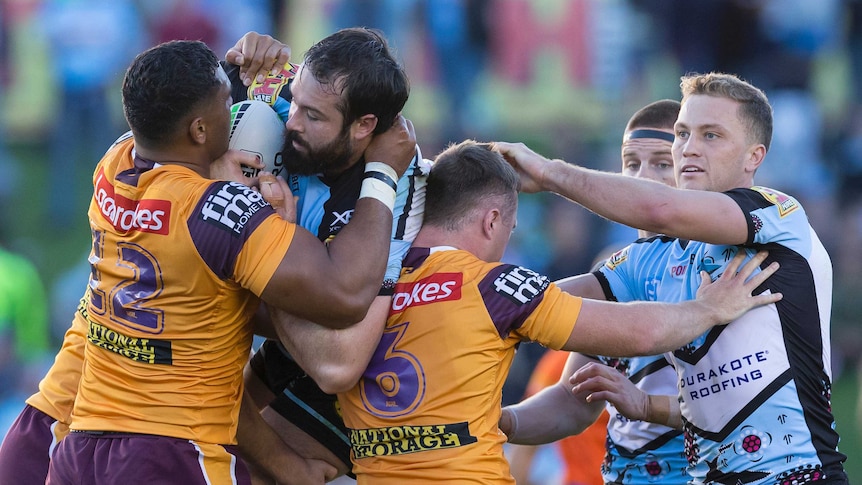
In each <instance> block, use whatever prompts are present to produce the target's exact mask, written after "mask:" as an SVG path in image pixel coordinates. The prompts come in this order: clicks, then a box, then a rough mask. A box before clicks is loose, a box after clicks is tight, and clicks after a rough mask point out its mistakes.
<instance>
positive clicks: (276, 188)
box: [257, 172, 297, 223]
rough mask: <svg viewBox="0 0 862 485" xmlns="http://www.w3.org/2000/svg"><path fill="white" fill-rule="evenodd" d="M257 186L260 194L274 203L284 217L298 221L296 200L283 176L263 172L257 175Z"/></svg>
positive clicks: (277, 210) (274, 206)
mask: <svg viewBox="0 0 862 485" xmlns="http://www.w3.org/2000/svg"><path fill="white" fill-rule="evenodd" d="M257 186H258V190H260V195H262V196H263V198H264V199H266V201H267V202H269V203H270V204H271V205H272V208H273V209H275V211H276V212H278V215H280V216H281V218H282V219H284V220H286V221H288V222H294V223H295V222H296V200H297V197H295V196H294V195H293V194H292V193H291V191H290V187H289V186H288V185H287V182H285V180H284V179H283V178H281V177H276V176H274V175H273V174H271V173H270V172H261V173H260V174H259V175H258V177H257Z"/></svg>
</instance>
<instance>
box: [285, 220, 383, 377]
mask: <svg viewBox="0 0 862 485" xmlns="http://www.w3.org/2000/svg"><path fill="white" fill-rule="evenodd" d="M339 237H341V236H339ZM391 301H392V297H391V296H378V297H377V298H375V299H374V301H373V302H372V303H371V307H370V308H369V309H368V314H367V315H365V318H363V319H362V321H361V322H359V323H357V324H356V325H352V326H350V327H348V328H342V329H332V328H326V327H322V326H320V325H318V324H316V323H313V322H309V321H307V320H302V319H298V318H296V317H294V316H293V315H290V314H288V313H287V312H284V311H281V310H277V309H270V314H271V316H272V319H273V321H274V322H277V324H276V325H275V329H276V332H277V333H278V337H279V340H280V341H281V343H282V344H283V345H284V347H285V348H286V349H287V351H288V352H289V353H290V355H291V357H293V358H294V360H296V362H297V363H298V364H299V366H300V367H302V369H303V370H304V371H305V372H306V373H307V374H308V375H309V376H311V378H312V379H314V382H316V383H317V385H318V386H320V388H321V389H322V390H323V391H324V392H326V393H327V394H336V393H339V392H346V391H348V390H350V389H351V388H352V387H353V386H354V385H356V383H357V382H358V381H359V378H360V377H361V376H362V373H363V372H364V371H365V369H366V367H368V362H370V361H371V356H372V354H373V353H374V350H375V349H376V348H377V344H378V343H379V342H380V336H381V335H382V334H383V329H384V328H385V327H386V318H387V316H388V315H389V306H390V304H391Z"/></svg>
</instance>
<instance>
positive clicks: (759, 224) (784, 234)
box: [725, 187, 811, 254]
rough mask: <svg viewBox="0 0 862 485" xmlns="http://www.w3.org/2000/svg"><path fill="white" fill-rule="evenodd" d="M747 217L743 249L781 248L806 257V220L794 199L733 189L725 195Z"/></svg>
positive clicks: (766, 190)
mask: <svg viewBox="0 0 862 485" xmlns="http://www.w3.org/2000/svg"><path fill="white" fill-rule="evenodd" d="M725 194H727V195H728V196H729V197H730V198H732V199H733V200H734V202H736V203H737V204H738V205H739V207H740V209H742V212H743V213H744V214H745V215H746V219H747V220H746V222H747V223H748V238H747V241H746V245H748V246H751V245H758V244H770V243H775V244H780V245H782V246H785V247H787V248H789V249H792V250H794V251H796V252H797V253H800V254H808V252H809V250H810V245H811V240H810V238H808V237H805V235H808V234H810V231H809V229H808V226H809V224H808V216H807V215H806V214H805V210H804V209H803V208H802V205H801V204H800V203H799V201H797V200H796V199H795V198H793V197H791V196H789V195H787V194H784V193H782V192H779V191H777V190H774V189H770V188H767V187H752V188H750V189H734V190H731V191H728V192H725Z"/></svg>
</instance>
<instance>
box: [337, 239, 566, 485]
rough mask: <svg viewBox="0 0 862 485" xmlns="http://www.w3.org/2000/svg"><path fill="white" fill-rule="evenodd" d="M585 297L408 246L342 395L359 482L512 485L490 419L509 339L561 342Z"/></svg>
mask: <svg viewBox="0 0 862 485" xmlns="http://www.w3.org/2000/svg"><path fill="white" fill-rule="evenodd" d="M581 303H582V300H581V299H580V298H577V297H574V296H571V295H569V294H566V293H564V292H563V291H562V290H560V289H559V288H558V287H557V286H556V285H554V284H553V283H550V282H549V280H548V278H546V277H545V276H542V275H539V274H537V273H534V272H532V271H530V270H528V269H526V268H523V267H520V266H515V265H510V264H501V263H487V262H485V261H481V260H479V259H477V258H476V257H475V256H473V255H472V254H470V253H468V252H466V251H460V250H456V249H454V248H449V247H443V248H433V249H428V248H412V249H411V250H410V251H409V252H408V253H407V257H406V258H405V260H404V269H403V270H402V273H401V277H400V278H399V280H398V284H397V285H396V288H395V295H394V296H393V299H392V307H391V309H390V314H389V319H388V321H387V324H386V329H385V331H384V333H383V337H382V338H381V341H380V344H379V346H378V347H377V350H376V351H375V353H374V356H373V357H372V359H371V362H370V363H369V365H368V368H367V370H366V371H365V373H364V374H363V376H362V378H361V379H360V381H359V383H358V384H357V385H356V386H355V387H354V388H353V389H352V390H350V391H348V392H346V393H343V394H340V395H339V396H338V398H339V402H340V403H341V406H342V411H343V413H344V422H345V424H346V425H347V427H348V428H350V440H351V444H352V448H353V451H352V459H353V463H354V468H353V471H354V473H356V475H357V479H358V480H359V483H364V482H373V483H375V484H389V483H391V484H401V483H411V484H416V483H455V482H458V481H459V480H465V479H467V478H469V479H471V483H514V480H513V479H512V477H511V473H510V472H509V464H508V462H507V461H506V459H505V456H504V455H503V443H504V442H505V441H506V436H505V435H504V434H503V433H502V432H501V431H500V430H499V428H498V427H497V422H498V421H499V419H500V412H501V411H500V408H501V400H502V389H503V383H504V382H505V380H506V376H507V375H508V373H509V369H510V367H511V365H512V359H513V358H514V356H515V349H516V346H517V345H518V343H519V342H521V341H536V342H540V343H542V344H544V345H547V346H549V347H552V348H555V349H559V348H561V347H562V346H563V345H564V344H565V343H566V341H567V339H568V338H569V335H570V334H571V332H572V328H573V327H574V325H575V321H576V320H577V318H578V314H579V312H580V308H581Z"/></svg>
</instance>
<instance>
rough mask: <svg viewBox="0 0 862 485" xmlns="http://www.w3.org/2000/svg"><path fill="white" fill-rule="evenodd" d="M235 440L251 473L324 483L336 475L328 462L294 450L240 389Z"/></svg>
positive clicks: (304, 481) (284, 480)
mask: <svg viewBox="0 0 862 485" xmlns="http://www.w3.org/2000/svg"><path fill="white" fill-rule="evenodd" d="M237 444H238V446H239V450H240V454H242V457H243V459H244V460H245V461H246V462H247V463H248V464H249V465H250V467H249V468H250V469H251V471H252V473H255V474H257V475H260V474H265V475H267V476H268V478H271V479H273V480H275V481H276V482H277V483H324V482H325V481H329V480H332V479H333V478H335V476H336V475H337V470H336V469H335V467H333V466H332V465H329V464H328V463H326V462H324V461H320V460H313V459H308V460H307V459H305V458H303V457H301V456H300V455H299V454H297V453H296V452H295V451H294V450H293V449H292V448H290V447H289V446H288V445H287V444H285V442H284V441H283V440H282V439H281V438H280V437H279V436H278V434H276V432H275V430H273V429H272V428H271V427H270V426H269V424H267V423H266V421H264V419H263V417H261V415H260V411H259V410H258V409H257V407H256V406H255V405H254V402H253V401H252V399H251V398H250V397H248V396H247V395H246V394H245V393H243V397H242V405H241V406H240V413H239V425H238V426H237Z"/></svg>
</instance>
